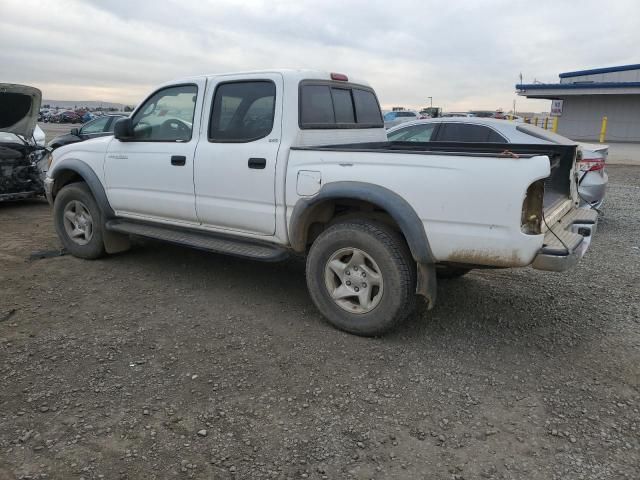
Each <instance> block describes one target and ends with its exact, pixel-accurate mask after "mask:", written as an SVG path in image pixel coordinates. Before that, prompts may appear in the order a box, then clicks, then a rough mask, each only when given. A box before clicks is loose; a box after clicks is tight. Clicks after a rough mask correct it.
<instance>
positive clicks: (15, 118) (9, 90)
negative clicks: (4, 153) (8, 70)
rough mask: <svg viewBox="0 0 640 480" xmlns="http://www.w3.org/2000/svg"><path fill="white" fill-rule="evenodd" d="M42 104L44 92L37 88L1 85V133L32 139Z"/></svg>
mask: <svg viewBox="0 0 640 480" xmlns="http://www.w3.org/2000/svg"><path fill="white" fill-rule="evenodd" d="M41 102H42V92H41V91H40V90H38V89H37V88H34V87H28V86H26V85H16V84H13V83H0V132H6V133H13V134H14V135H19V136H21V137H24V138H25V139H29V138H31V137H32V136H33V130H34V129H35V128H36V124H37V123H38V112H39V111H40V103H41Z"/></svg>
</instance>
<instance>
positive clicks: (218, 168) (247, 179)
mask: <svg viewBox="0 0 640 480" xmlns="http://www.w3.org/2000/svg"><path fill="white" fill-rule="evenodd" d="M203 118H204V119H205V120H203V121H204V122H206V124H207V125H205V126H206V128H203V131H202V138H201V140H200V144H199V145H198V149H197V152H196V157H195V165H194V183H195V191H196V210H197V212H198V218H199V220H200V221H201V222H202V224H203V225H204V226H206V227H212V228H216V229H224V230H235V231H242V232H248V233H253V234H258V235H273V234H274V233H275V217H276V202H275V173H276V159H277V157H278V148H279V145H280V137H281V125H280V123H281V122H280V119H281V118H282V76H281V75H279V74H265V75H258V74H256V75H255V78H252V77H249V78H247V75H243V76H242V79H234V78H233V77H225V79H224V80H222V81H218V82H217V83H215V84H210V87H208V91H207V100H206V101H205V111H204V114H203Z"/></svg>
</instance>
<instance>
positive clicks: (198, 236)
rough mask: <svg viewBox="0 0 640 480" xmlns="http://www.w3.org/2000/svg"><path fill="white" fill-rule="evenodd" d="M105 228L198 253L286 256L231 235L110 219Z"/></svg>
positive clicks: (278, 249)
mask: <svg viewBox="0 0 640 480" xmlns="http://www.w3.org/2000/svg"><path fill="white" fill-rule="evenodd" d="M106 228H107V230H111V231H113V232H118V233H124V234H129V235H138V236H141V237H147V238H155V239H157V240H163V241H165V242H170V243H175V244H178V245H184V246H188V247H192V248H198V249H200V250H207V251H210V252H216V253H224V254H227V255H234V256H237V257H247V258H253V259H255V260H262V261H265V262H276V261H279V260H283V259H285V258H286V257H287V256H288V255H289V252H288V251H287V250H286V249H285V248H282V247H279V246H277V245H270V244H268V243H266V242H252V241H250V240H249V241H247V240H245V239H242V240H239V239H236V238H234V237H231V236H221V235H219V234H215V233H208V232H201V231H196V230H191V229H182V228H175V227H168V226H165V225H158V224H148V223H137V222H131V221H127V220H110V221H108V222H107V223H106Z"/></svg>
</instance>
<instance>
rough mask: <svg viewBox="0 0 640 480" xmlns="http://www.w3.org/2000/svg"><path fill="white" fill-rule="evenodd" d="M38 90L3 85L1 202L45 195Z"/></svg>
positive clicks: (0, 91) (0, 96)
mask: <svg viewBox="0 0 640 480" xmlns="http://www.w3.org/2000/svg"><path fill="white" fill-rule="evenodd" d="M41 100H42V94H41V92H40V90H38V89H37V88H33V87H29V86H26V85H15V84H9V83H2V84H0V201H6V200H19V199H24V198H31V197H35V196H38V195H42V194H43V193H44V184H43V179H44V170H45V168H46V163H47V162H46V159H45V157H44V153H45V149H44V132H43V131H42V130H41V129H40V128H39V127H37V125H36V121H37V119H38V111H39V108H40V102H41Z"/></svg>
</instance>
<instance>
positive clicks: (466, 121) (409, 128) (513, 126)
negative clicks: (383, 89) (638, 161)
mask: <svg viewBox="0 0 640 480" xmlns="http://www.w3.org/2000/svg"><path fill="white" fill-rule="evenodd" d="M387 136H388V138H389V140H397V141H404V142H476V143H483V142H498V143H519V144H557V145H574V144H576V145H579V146H580V158H578V165H577V170H578V172H579V179H578V195H579V197H580V200H581V204H582V205H583V206H587V205H590V206H593V207H594V208H600V207H601V206H602V204H603V202H604V197H605V193H606V187H607V182H608V180H609V178H608V176H607V173H606V171H605V166H606V161H607V156H608V154H609V146H608V145H600V144H592V143H579V142H574V141H573V140H570V139H568V138H566V137H563V136H562V135H558V134H557V133H553V132H550V131H548V130H545V129H543V128H540V127H536V126H534V125H530V124H528V123H523V122H518V121H517V120H516V121H509V120H497V119H492V118H460V117H451V118H434V119H427V120H420V121H414V122H409V123H405V124H402V125H400V126H397V127H394V128H391V129H389V130H388V131H387Z"/></svg>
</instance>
